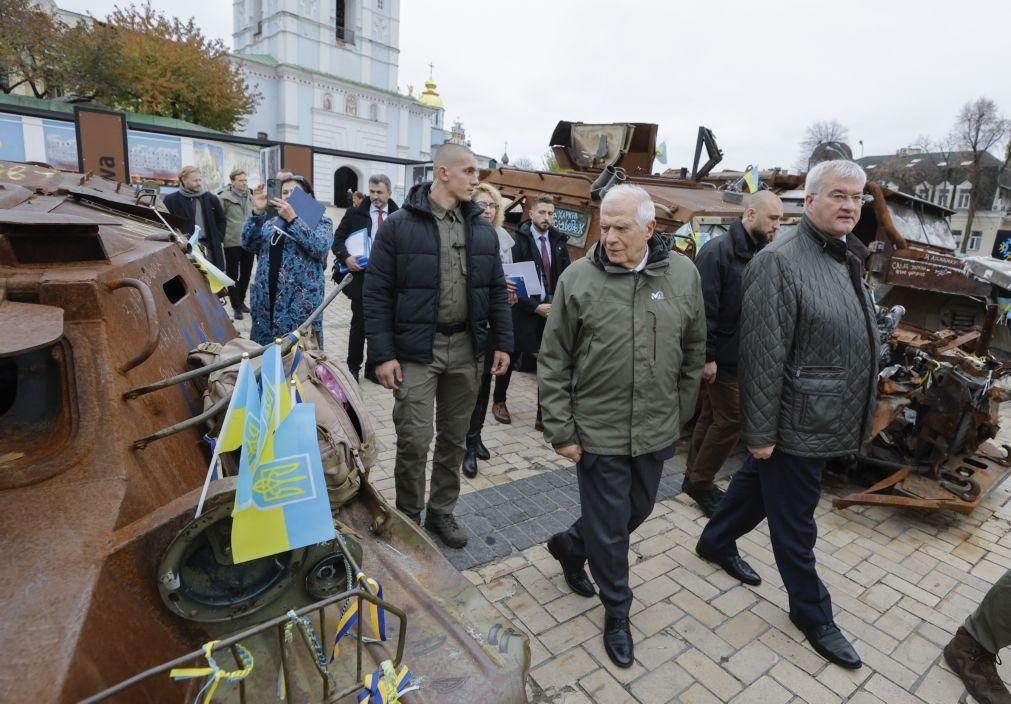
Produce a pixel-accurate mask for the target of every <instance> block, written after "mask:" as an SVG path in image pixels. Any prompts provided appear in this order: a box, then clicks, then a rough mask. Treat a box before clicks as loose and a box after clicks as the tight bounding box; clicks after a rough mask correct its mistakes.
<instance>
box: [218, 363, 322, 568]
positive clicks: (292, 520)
mask: <svg viewBox="0 0 1011 704" xmlns="http://www.w3.org/2000/svg"><path fill="white" fill-rule="evenodd" d="M285 377H286V375H285V373H284V363H283V361H282V359H281V347H280V344H273V345H271V346H270V347H268V348H267V350H266V351H265V352H264V354H263V367H262V370H261V374H260V384H261V386H262V393H261V396H260V405H259V410H260V413H259V433H258V436H257V437H256V443H255V452H254V451H253V443H252V442H249V443H246V442H243V444H242V458H241V459H240V462H239V477H238V480H237V482H236V487H235V507H234V509H233V510H232V559H233V560H234V562H235V563H241V562H247V561H249V560H254V559H256V558H258V557H266V556H267V555H274V554H276V553H279V552H285V551H287V550H294V549H295V548H300V547H304V546H306V545H314V544H316V543H321V542H324V541H326V540H332V539H334V538H335V537H336V531H335V530H334V526H333V519H332V517H331V514H330V500H329V498H328V496H327V492H326V484H325V480H324V476H323V461H322V459H321V458H320V454H319V445H318V443H317V439H316V407H315V406H314V405H313V404H311V403H293V401H292V393H291V391H290V390H289V388H288V384H287V383H286V379H285ZM245 439H249V440H252V438H250V437H249V436H246V438H245Z"/></svg>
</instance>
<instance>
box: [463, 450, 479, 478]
mask: <svg viewBox="0 0 1011 704" xmlns="http://www.w3.org/2000/svg"><path fill="white" fill-rule="evenodd" d="M463 476H465V477H468V478H469V479H473V478H474V477H476V476H477V451H476V450H475V449H474V448H473V447H472V446H470V445H468V446H467V452H466V453H465V454H464V456H463Z"/></svg>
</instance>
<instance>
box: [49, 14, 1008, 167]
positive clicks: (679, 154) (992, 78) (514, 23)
mask: <svg viewBox="0 0 1011 704" xmlns="http://www.w3.org/2000/svg"><path fill="white" fill-rule="evenodd" d="M322 1H323V2H326V0H322ZM364 1H365V2H371V1H372V0H364ZM57 2H58V4H59V5H61V6H63V7H66V8H67V9H71V10H75V11H78V12H91V13H92V14H94V15H96V16H98V17H104V16H105V15H106V14H107V13H108V12H109V11H111V9H112V7H113V6H114V5H115V4H117V0H57ZM119 4H121V5H122V4H126V2H125V1H124V0H119ZM152 4H153V5H154V6H155V7H156V8H158V9H161V10H163V11H164V12H166V13H169V14H171V13H175V14H177V15H179V16H182V17H184V18H185V17H189V16H190V15H192V16H194V17H195V18H196V20H197V23H198V24H199V25H200V26H201V27H202V28H203V30H204V32H205V33H207V34H208V35H210V36H213V37H219V38H221V39H222V40H223V41H224V42H225V43H226V44H227V45H228V46H229V47H230V46H231V33H230V32H231V24H232V10H231V7H232V4H231V2H229V0H172V1H171V2H170V0H152ZM265 4H266V3H265ZM400 5H401V16H400V78H399V83H400V88H401V90H402V91H404V92H406V90H407V86H408V85H409V84H410V85H414V86H415V94H417V93H418V92H420V90H422V89H423V85H422V84H423V83H424V81H425V79H426V78H427V77H428V67H427V64H428V63H429V62H432V63H434V64H435V80H436V82H437V84H438V91H439V93H440V94H441V95H442V98H443V100H444V102H445V105H446V122H447V125H448V124H450V123H451V122H452V121H453V120H455V119H457V118H459V119H460V120H461V121H462V122H463V124H464V126H465V128H466V130H467V134H468V136H469V137H470V139H471V142H472V146H473V148H474V150H475V151H477V152H479V153H482V154H486V155H489V156H495V157H498V156H500V155H501V153H502V149H503V145H504V143H505V142H506V141H508V143H509V155H510V157H511V158H512V159H513V160H515V159H517V158H519V157H528V158H531V159H534V160H535V161H536V162H537V163H538V164H539V163H540V161H541V155H542V154H543V153H544V152H545V151H546V149H547V146H548V145H547V142H548V138H549V137H550V135H551V131H552V129H553V128H554V126H555V124H556V123H557V121H558V120H560V119H566V120H574V121H576V120H578V121H583V122H617V121H629V122H655V123H657V124H659V126H660V132H659V134H660V141H663V140H666V141H667V144H668V149H669V153H670V157H671V158H670V160H669V162H668V163H669V165H671V166H679V165H688V166H690V165H691V159H692V156H693V150H694V147H695V136H696V132H697V129H698V126H699V125H706V126H707V127H709V128H710V129H712V130H713V132H714V133H715V135H716V139H717V142H718V143H719V145H720V147H721V148H722V149H723V151H724V153H725V155H726V156H725V160H724V162H723V164H722V165H721V167H718V168H742V167H743V166H745V165H747V164H749V163H755V164H759V165H760V166H762V167H763V168H765V167H770V166H783V167H791V166H792V165H793V163H794V162H795V161H796V156H797V144H798V142H799V141H800V140H801V138H802V136H803V133H804V130H805V129H806V127H807V126H808V125H810V124H811V123H812V122H814V121H816V120H832V119H835V120H838V121H839V122H840V123H842V124H843V125H844V126H846V127H847V128H848V129H849V134H850V142H851V145H852V146H853V151H854V155H855V156H859V155H860V145H859V144H858V140H863V143H864V147H863V149H864V153H865V154H867V155H871V154H882V153H890V152H893V151H894V150H895V149H897V148H898V147H901V146H905V145H908V144H910V143H912V142H914V141H915V140H916V139H917V137H918V136H920V135H927V136H930V137H934V138H936V137H941V136H943V135H944V134H946V133H947V132H949V131H950V129H951V126H952V124H953V122H954V119H955V116H956V114H957V113H958V111H959V109H960V107H961V106H962V105H963V104H964V103H965V102H966V101H968V100H971V99H973V98H976V97H979V96H984V95H985V96H988V97H990V98H992V99H993V100H995V101H996V102H997V104H998V105H999V106H1000V107H1001V109H1002V110H1003V112H1004V113H1005V114H1011V70H1009V63H1008V61H1009V58H1008V57H1009V54H1008V46H1009V31H1011V30H1009V27H1011V2H1008V0H960V1H959V2H950V1H947V0H946V1H944V2H939V1H938V0H920V1H919V2H914V1H911V0H893V1H891V2H881V0H832V1H830V2H828V1H822V0H790V1H783V0H773V2H757V1H755V0H751V1H745V0H720V1H719V2H716V1H714V0H707V1H704V2H688V1H683V2H670V1H669V0H649V1H647V0H638V1H629V0H625V1H624V2H614V1H613V0H582V1H580V2H575V1H571V0H570V1H567V2H563V1H561V0H557V1H552V2H543V1H537V0H511V1H510V2H488V1H481V2H477V1H475V0H429V1H423V0H401V3H400Z"/></svg>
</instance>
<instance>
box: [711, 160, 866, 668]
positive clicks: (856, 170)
mask: <svg viewBox="0 0 1011 704" xmlns="http://www.w3.org/2000/svg"><path fill="white" fill-rule="evenodd" d="M866 180H867V178H866V176H865V174H864V172H863V170H862V169H861V168H860V167H859V166H858V165H857V164H855V163H853V162H851V161H844V160H839V161H826V162H822V163H821V164H818V165H817V166H815V167H814V168H813V169H811V171H810V173H809V174H808V175H807V183H806V184H805V190H806V196H805V200H804V202H805V213H804V217H803V219H802V220H801V222H800V225H799V226H797V227H796V228H794V229H793V230H791V231H789V232H786V233H784V234H781V235H780V236H779V237H777V238H776V241H775V242H773V243H772V244H770V245H769V246H768V247H766V248H765V249H763V250H762V251H761V252H759V253H758V254H757V255H755V257H754V259H753V260H752V261H751V263H750V264H749V265H748V267H747V268H746V269H745V271H744V306H743V309H742V312H741V326H742V327H741V346H740V366H739V368H738V372H739V378H740V385H741V406H742V412H743V423H744V432H743V438H744V444H745V445H746V446H747V448H748V451H749V452H750V453H751V456H750V457H749V458H748V459H747V461H746V462H745V463H744V466H743V467H742V468H741V469H740V471H738V472H737V474H736V475H734V478H733V480H732V481H731V483H730V487H729V489H727V493H726V496H725V497H724V498H723V500H722V501H721V502H720V505H719V506H718V507H717V509H716V512H715V513H714V514H713V517H712V519H711V520H710V522H709V524H708V525H707V526H706V528H705V530H704V531H703V532H702V536H701V537H700V538H699V543H698V546H697V547H696V552H698V554H699V555H701V556H702V557H703V558H705V559H707V560H710V561H712V562H715V563H716V564H718V565H720V566H721V567H723V569H724V570H726V571H727V572H728V573H729V574H730V575H731V576H733V577H735V578H737V579H740V580H741V581H742V582H744V583H746V584H752V585H757V584H759V583H760V582H761V579H760V578H759V576H758V575H757V574H756V573H755V571H754V570H753V569H751V567H750V566H749V565H748V564H747V563H746V562H745V561H744V560H743V559H741V557H740V554H739V553H738V551H737V545H736V541H737V539H738V538H740V537H741V536H742V535H744V534H745V533H748V532H749V531H751V530H752V529H754V528H755V526H757V525H758V524H759V523H761V522H762V520H763V519H765V518H768V519H769V535H770V538H771V540H772V550H773V553H774V555H775V557H776V566H777V567H778V568H779V573H780V575H781V576H782V578H783V584H784V586H785V587H786V591H787V594H788V595H789V602H790V620H791V621H793V623H794V625H796V626H797V628H799V629H800V630H801V631H802V632H803V633H804V635H805V636H806V637H807V639H808V641H809V642H810V643H811V645H812V647H813V648H814V649H815V650H816V651H817V652H818V653H819V654H820V655H822V656H823V657H825V658H826V659H828V660H829V661H830V662H833V663H835V664H837V665H841V666H842V667H847V668H858V667H860V665H861V662H860V657H859V656H858V655H857V653H856V651H855V650H854V649H853V647H852V646H851V645H850V643H849V641H848V640H847V639H846V637H845V636H844V635H843V634H842V632H841V631H840V630H839V628H838V627H837V626H836V625H835V621H834V619H833V617H832V600H831V598H830V597H829V593H828V590H827V589H826V588H825V585H824V584H823V583H822V581H821V579H819V577H818V573H817V570H816V569H815V557H814V544H815V540H816V538H817V535H818V528H817V526H816V525H815V520H814V511H815V508H816V507H817V506H818V499H819V498H820V496H821V475H822V469H823V467H824V465H825V461H826V460H827V459H829V458H832V457H841V456H845V455H852V454H854V453H856V452H857V451H858V450H859V448H860V445H861V443H862V442H863V441H864V440H866V439H867V437H868V435H869V430H870V420H871V414H872V413H873V410H874V397H875V385H876V381H877V355H876V352H875V350H876V349H877V346H878V335H877V329H876V326H875V322H874V321H875V314H874V304H873V302H872V301H871V298H870V295H869V294H868V292H867V290H866V288H865V286H864V284H863V280H862V278H861V272H862V271H863V267H862V264H861V262H860V261H859V259H858V258H857V256H856V255H854V254H853V253H852V252H850V251H849V250H848V249H847V247H846V236H847V235H848V234H850V233H851V232H852V230H853V228H854V227H855V226H856V224H857V220H858V219H859V218H860V210H861V207H862V205H863V188H864V184H865V182H866Z"/></svg>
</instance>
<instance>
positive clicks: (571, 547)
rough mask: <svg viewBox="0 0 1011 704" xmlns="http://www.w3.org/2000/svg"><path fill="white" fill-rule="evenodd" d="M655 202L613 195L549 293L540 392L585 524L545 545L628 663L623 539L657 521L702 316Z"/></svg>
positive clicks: (696, 376) (685, 411)
mask: <svg viewBox="0 0 1011 704" xmlns="http://www.w3.org/2000/svg"><path fill="white" fill-rule="evenodd" d="M654 213H655V210H654V207H653V201H652V200H651V199H650V196H649V194H648V193H647V192H646V191H645V190H643V189H642V188H640V187H639V186H632V185H621V186H617V187H615V188H613V189H612V190H610V191H609V192H608V193H607V195H606V196H605V197H604V200H603V202H602V203H601V206H600V229H601V233H600V242H598V243H597V244H596V245H594V246H593V248H592V249H591V250H590V251H589V252H588V253H587V255H586V256H585V257H584V258H582V259H580V260H579V261H577V262H574V263H573V264H572V265H571V266H569V267H568V268H567V269H566V270H565V271H564V272H563V273H562V275H561V276H560V277H559V279H558V282H557V284H556V287H555V296H554V301H555V305H553V306H552V308H551V313H550V314H549V316H548V320H547V324H546V326H545V329H544V336H543V339H542V341H541V347H540V356H539V358H538V361H537V382H538V388H539V390H540V396H541V412H542V414H543V419H544V436H545V438H546V439H547V441H548V442H550V443H551V444H552V446H553V447H554V448H555V452H557V453H558V454H560V455H562V456H563V457H566V458H568V459H570V460H572V461H573V462H575V463H576V466H577V476H578V481H579V501H580V507H581V516H580V518H579V520H577V521H576V522H575V523H574V524H573V525H572V526H571V527H570V528H569V529H568V530H565V531H563V532H561V533H557V534H555V535H553V536H552V537H551V539H550V540H548V550H549V551H550V553H551V555H552V556H553V557H554V558H555V559H557V560H558V561H559V562H560V563H561V566H562V574H563V575H564V577H565V581H566V583H567V584H568V585H569V588H570V589H572V590H573V591H574V592H576V593H577V594H580V595H582V596H586V597H592V596H593V594H594V589H593V585H592V584H591V583H590V580H589V578H588V577H587V576H586V572H585V571H584V569H583V567H584V565H585V564H586V563H587V562H589V565H590V572H591V574H592V575H593V578H594V580H595V581H596V583H597V587H599V589H600V600H601V602H602V603H603V605H604V613H605V619H604V649H605V651H606V652H607V654H608V656H609V657H610V658H611V660H612V661H613V662H614V663H615V664H616V665H618V666H619V667H630V666H631V665H632V663H633V660H634V654H633V645H632V634H631V631H630V629H629V623H628V616H629V609H630V608H631V605H632V590H631V588H630V587H629V585H628V546H629V533H631V532H632V531H634V530H635V529H636V528H637V527H638V526H639V525H640V524H641V523H642V522H643V521H645V520H646V518H648V517H649V514H650V513H651V512H652V511H653V504H654V503H655V501H656V494H657V490H658V488H659V484H660V473H661V471H662V470H663V464H664V460H666V459H668V458H670V457H671V456H672V455H673V454H674V443H675V442H676V441H677V439H678V437H679V436H680V430H681V424H682V423H683V422H684V421H686V420H687V419H688V418H690V417H691V415H692V413H693V411H694V409H695V399H696V396H697V395H698V391H699V382H700V379H701V377H702V366H703V364H704V363H705V356H706V312H705V305H704V303H703V301H702V288H701V286H700V284H699V273H698V271H697V270H696V269H695V267H694V266H693V265H692V263H691V261H690V260H689V259H687V258H686V257H682V256H681V255H679V254H673V253H671V252H670V251H669V250H668V249H667V248H666V247H664V246H663V244H662V242H660V241H659V239H657V238H654V237H653V236H652V235H653V228H654V226H655V225H656V221H655V215H654Z"/></svg>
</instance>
